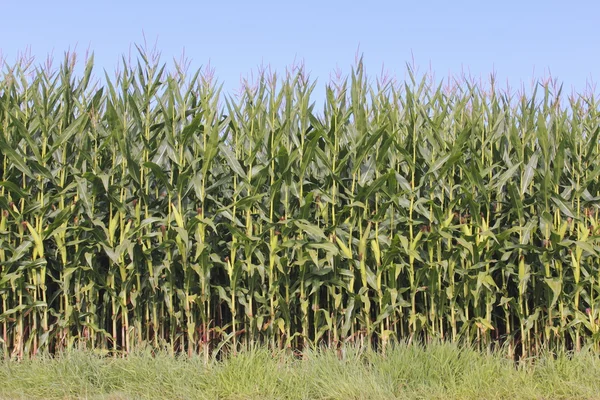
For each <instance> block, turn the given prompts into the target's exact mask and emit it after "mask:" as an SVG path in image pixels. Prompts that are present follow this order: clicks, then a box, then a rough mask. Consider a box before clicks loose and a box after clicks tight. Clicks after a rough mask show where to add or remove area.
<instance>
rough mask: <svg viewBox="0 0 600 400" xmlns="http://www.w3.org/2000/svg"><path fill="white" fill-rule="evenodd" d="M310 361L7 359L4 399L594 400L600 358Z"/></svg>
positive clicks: (427, 352) (273, 356)
mask: <svg viewBox="0 0 600 400" xmlns="http://www.w3.org/2000/svg"><path fill="white" fill-rule="evenodd" d="M304 356H305V357H304V358H303V359H298V358H294V357H293V356H292V355H289V354H285V353H273V352H272V351H270V350H267V349H266V348H258V349H255V350H252V351H244V352H241V353H238V354H237V355H236V356H232V357H228V358H226V359H225V360H222V361H211V362H209V363H205V362H204V359H202V358H201V357H192V358H187V357H185V358H175V357H172V356H169V355H167V354H166V353H160V354H155V355H154V356H152V355H151V353H150V352H138V353H135V354H132V355H130V356H129V357H127V358H102V357H100V356H97V355H94V354H92V353H89V352H82V351H72V352H68V353H65V354H63V355H62V356H60V357H57V358H55V359H50V358H44V357H39V358H36V359H32V360H26V361H22V362H6V361H5V362H0V381H1V382H2V385H0V398H2V399H20V398H22V399H423V398H426V399H447V398H455V399H484V398H485V399H514V398H518V399H596V398H600V381H598V379H597V377H598V376H600V360H599V359H598V357H597V356H594V355H593V354H592V353H590V352H586V351H583V352H580V353H577V354H574V355H570V354H560V355H550V354H548V353H543V352H542V355H540V356H538V357H536V358H535V359H529V360H527V361H525V362H522V363H520V364H519V365H517V366H516V365H515V364H514V363H513V362H512V361H510V360H508V359H507V358H506V357H505V356H504V354H502V353H493V354H484V353H481V352H478V351H474V350H469V349H467V348H465V347H460V346H457V345H453V344H435V345H428V346H425V347H423V346H417V345H404V344H403V345H397V346H394V347H393V348H392V347H390V348H388V350H387V352H386V354H385V355H382V354H381V353H376V352H369V351H365V350H364V349H361V348H358V347H349V348H347V349H346V351H345V352H344V356H343V358H342V359H340V357H339V353H338V352H336V351H333V350H321V351H310V352H307V353H305V354H304Z"/></svg>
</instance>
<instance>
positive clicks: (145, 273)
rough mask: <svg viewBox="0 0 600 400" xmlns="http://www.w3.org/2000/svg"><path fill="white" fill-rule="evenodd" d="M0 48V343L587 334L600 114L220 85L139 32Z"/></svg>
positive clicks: (443, 90) (573, 338)
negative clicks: (169, 61) (60, 59)
mask: <svg viewBox="0 0 600 400" xmlns="http://www.w3.org/2000/svg"><path fill="white" fill-rule="evenodd" d="M92 68H93V59H90V60H89V61H87V63H86V64H85V68H84V72H83V73H82V74H75V73H74V69H75V63H74V60H73V59H72V58H71V57H67V58H66V59H65V62H64V63H63V64H62V66H61V67H60V68H59V69H57V70H52V69H48V68H47V69H44V68H36V69H34V68H33V67H32V66H31V65H26V64H24V63H17V64H16V65H14V66H10V67H9V66H5V72H4V75H3V77H2V79H1V80H0V150H1V153H0V160H1V163H0V165H1V170H0V208H1V215H0V266H1V267H0V268H1V270H0V330H1V333H0V337H1V338H0V349H1V351H2V352H3V354H4V356H5V357H7V358H8V357H19V358H20V357H23V356H25V355H28V354H36V353H39V352H44V353H45V352H54V351H57V350H61V349H65V348H71V347H84V348H93V349H96V350H98V351H105V352H124V353H127V352H131V351H132V350H133V349H135V348H137V347H140V346H146V345H151V346H154V347H157V348H158V347H167V348H168V349H170V351H171V352H174V353H175V352H185V353H187V354H193V353H204V354H206V355H207V356H208V354H209V353H210V352H211V351H212V349H215V348H218V346H221V345H223V344H227V345H230V346H233V348H238V346H239V345H240V344H247V345H249V344H253V343H258V342H260V343H266V344H268V345H269V346H271V347H272V348H283V347H307V346H310V345H316V344H327V345H329V346H333V347H336V346H339V345H341V344H342V343H345V342H359V343H370V344H375V345H377V346H379V347H381V348H383V349H385V346H386V344H387V343H388V342H389V341H390V340H392V339H406V338H407V339H413V338H418V339H419V340H425V341H428V340H432V339H442V340H447V341H452V342H458V341H463V342H466V343H468V344H470V345H475V346H479V347H480V348H482V349H488V348H491V347H493V346H495V345H496V344H505V345H506V346H508V349H509V351H510V352H511V353H512V354H515V355H519V356H522V357H526V356H528V355H531V354H535V353H537V352H538V351H539V350H540V349H542V348H546V349H560V350H567V349H580V348H581V346H583V345H586V346H591V347H593V348H594V349H596V350H598V344H599V339H600V324H599V322H600V321H599V320H598V317H599V312H600V307H599V304H600V303H599V302H598V297H599V294H600V291H599V286H598V281H597V279H600V268H599V266H600V264H599V250H600V249H599V247H598V246H599V241H598V237H599V236H598V235H599V230H598V229H599V227H598V206H599V201H600V194H599V192H600V182H599V180H598V176H599V174H600V167H599V166H598V165H599V164H598V157H599V155H600V144H599V143H600V142H599V141H598V133H599V131H600V125H599V124H600V115H599V111H598V110H599V108H598V103H597V99H596V98H595V96H594V95H593V94H590V95H586V96H578V97H571V98H569V99H568V100H567V101H565V96H563V95H561V93H560V89H559V88H557V87H555V86H553V85H551V84H543V83H542V84H540V85H538V86H537V88H536V89H535V90H534V92H533V93H532V94H531V95H521V96H517V95H513V94H510V93H503V92H501V91H498V90H496V88H495V87H494V82H493V81H492V82H491V87H483V86H479V85H474V84H472V83H470V82H468V81H462V82H458V83H457V84H456V85H454V86H449V87H444V86H442V85H440V86H434V85H433V84H431V82H430V80H429V79H428V77H424V78H422V79H417V78H416V77H415V76H414V75H413V74H410V79H409V81H408V82H406V83H403V84H398V83H395V82H393V81H385V80H384V81H376V82H374V83H370V82H369V80H368V79H367V77H366V75H365V71H364V67H363V64H362V62H359V63H357V65H356V66H355V68H354V69H353V70H352V72H351V74H350V75H349V77H348V79H345V80H341V81H340V82H336V83H331V84H328V85H327V86H326V99H327V100H326V103H325V106H324V108H323V109H322V110H321V109H315V105H314V103H313V102H311V96H313V90H314V88H315V85H316V83H315V82H314V81H311V80H309V79H308V78H307V76H306V74H305V72H304V71H303V70H302V69H298V70H294V71H290V72H288V73H287V75H285V76H284V78H283V79H280V78H278V77H276V76H275V75H266V74H263V75H261V76H260V77H259V79H258V80H257V81H256V82H255V84H248V85H245V86H244V88H243V90H242V92H241V94H240V96H238V97H232V96H226V95H224V94H223V93H221V90H220V89H219V86H218V85H217V84H216V83H215V81H214V80H213V79H212V76H211V75H210V74H203V73H202V71H198V72H196V73H195V74H193V75H189V74H187V73H186V70H185V68H183V67H182V66H181V65H175V66H174V67H172V68H171V69H167V68H166V67H165V66H163V65H161V64H160V61H159V60H158V59H156V58H155V57H152V55H151V54H147V53H145V52H144V51H143V50H141V51H140V56H139V60H138V62H137V63H127V62H125V61H124V65H123V66H122V68H121V71H120V72H119V73H118V74H117V75H116V76H115V77H111V76H108V74H107V75H106V77H105V78H104V82H105V83H104V84H102V85H99V84H94V80H93V79H92V78H91V77H92Z"/></svg>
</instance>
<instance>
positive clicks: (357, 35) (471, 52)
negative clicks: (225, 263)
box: [0, 0, 600, 95]
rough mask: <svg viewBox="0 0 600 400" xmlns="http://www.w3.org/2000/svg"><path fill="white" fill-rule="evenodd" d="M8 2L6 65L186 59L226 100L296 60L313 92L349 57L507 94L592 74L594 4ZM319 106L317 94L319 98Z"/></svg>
mask: <svg viewBox="0 0 600 400" xmlns="http://www.w3.org/2000/svg"><path fill="white" fill-rule="evenodd" d="M368 4H369V5H368V6H367V3H366V2H363V1H360V2H359V1H337V0H333V1H328V0H321V1H313V0H306V1H301V2H296V1H294V2H291V1H284V0H280V1H264V0H254V1H228V0H221V1H211V2H204V1H177V0H173V1H169V2H167V1H152V0H150V1H137V0H136V1H128V0H121V1H113V0H110V1H94V2H87V1H60V0H56V1H52V2H46V1H30V2H23V1H12V0H4V1H2V2H1V3H0V6H1V9H2V14H3V15H4V18H2V23H1V24H0V50H1V51H2V55H3V56H4V58H5V59H6V60H7V61H8V62H9V63H12V62H13V61H14V60H15V59H16V56H17V54H18V53H19V52H23V51H24V50H25V49H27V48H29V49H30V52H31V54H32V55H34V56H35V57H36V59H37V60H38V61H39V62H42V61H43V60H44V59H45V58H46V56H47V55H48V54H49V53H53V54H54V55H55V56H56V58H57V59H58V60H60V59H61V58H62V54H63V53H64V51H65V50H67V49H74V48H76V49H77V50H78V52H79V53H82V54H83V53H85V51H86V50H87V49H88V48H89V49H91V50H92V51H94V53H95V58H96V65H97V67H98V68H99V69H98V70H97V71H96V72H97V73H99V75H102V73H101V71H102V68H105V69H107V70H108V71H109V72H112V71H114V68H115V66H116V65H117V63H118V61H119V59H120V56H121V55H122V54H126V53H128V52H129V50H130V48H131V47H132V44H134V43H138V44H142V43H143V42H144V37H145V38H146V41H147V43H148V44H149V45H153V44H154V43H156V44H157V48H158V49H159V50H160V51H161V52H162V59H163V61H167V62H169V61H171V60H172V59H173V58H174V57H175V58H178V59H179V58H180V56H181V54H182V51H183V50H185V53H186V55H187V57H188V58H189V59H190V60H191V66H192V67H193V68H198V67H201V66H205V65H207V64H208V63H209V62H210V64H211V65H212V67H214V68H215V71H216V76H217V78H218V79H219V81H220V82H222V83H224V88H225V90H226V91H228V92H231V91H232V90H234V89H235V88H237V87H239V82H240V78H243V77H247V76H248V75H249V73H250V72H251V71H253V70H254V71H256V69H257V67H258V66H260V65H261V64H264V65H270V66H271V68H272V69H274V70H276V71H279V72H282V71H284V70H285V68H286V66H290V65H292V64H293V63H294V61H296V62H299V61H304V64H305V66H306V68H307V70H308V71H310V73H311V77H312V78H318V79H319V83H320V84H321V85H318V87H319V86H320V87H322V86H323V85H324V83H325V82H327V81H328V80H329V77H330V75H331V74H332V73H333V72H334V71H335V70H336V68H339V69H341V71H342V72H344V73H348V72H349V71H350V68H351V66H352V64H353V63H354V59H355V55H356V53H357V50H358V51H359V52H360V53H362V54H363V55H364V60H365V64H366V67H367V73H368V74H369V76H371V77H375V76H376V75H377V74H379V73H380V72H381V70H382V67H383V68H384V69H385V70H387V71H388V72H389V73H390V74H392V75H394V76H396V77H397V78H399V79H400V80H403V79H404V78H405V76H406V63H413V60H414V64H415V65H416V66H417V67H418V70H419V72H421V73H424V72H427V71H429V70H431V71H433V72H434V73H435V77H436V80H438V81H439V80H441V79H444V78H446V77H448V76H449V75H459V74H461V72H462V71H465V72H468V73H470V74H471V75H472V76H474V77H476V78H479V77H483V78H484V79H486V78H487V77H488V76H489V74H490V73H491V72H492V71H495V72H496V75H497V78H498V80H499V82H501V83H502V84H503V85H504V84H505V83H506V82H509V83H510V85H511V86H512V87H520V86H521V84H522V83H525V85H526V86H527V87H529V86H530V83H531V80H532V78H534V77H537V78H539V77H544V76H547V75H548V71H550V72H551V74H552V76H554V77H556V78H558V80H559V81H560V82H563V83H564V85H565V89H566V91H568V92H570V91H571V90H574V91H576V92H583V91H584V90H585V89H586V82H588V81H590V80H592V81H597V80H598V78H599V76H600V73H599V69H598V67H599V66H600V62H599V61H600V52H599V51H598V49H599V48H600V46H599V44H600V41H599V39H600V30H599V29H598V20H597V18H598V15H600V3H597V2H593V1H576V2H566V1H552V0H550V1H537V0H532V1H527V0H521V1H513V0H508V1H503V2H500V1H465V0H453V1H418V0H413V1H377V0H373V1H370V2H369V3H368ZM317 95H318V94H317Z"/></svg>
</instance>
